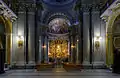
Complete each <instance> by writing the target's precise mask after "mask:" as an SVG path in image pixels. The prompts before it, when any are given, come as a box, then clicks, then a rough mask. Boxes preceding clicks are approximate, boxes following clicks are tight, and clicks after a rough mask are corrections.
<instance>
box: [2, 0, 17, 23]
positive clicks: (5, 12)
mask: <svg viewBox="0 0 120 78" xmlns="http://www.w3.org/2000/svg"><path fill="white" fill-rule="evenodd" d="M0 15H3V16H4V17H5V19H10V20H11V22H13V21H15V20H16V18H17V16H16V15H15V14H14V13H13V11H12V10H10V9H9V8H8V6H7V5H6V4H5V3H4V2H3V1H2V0H0Z"/></svg>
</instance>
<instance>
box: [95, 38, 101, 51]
mask: <svg viewBox="0 0 120 78" xmlns="http://www.w3.org/2000/svg"><path fill="white" fill-rule="evenodd" d="M101 39H102V37H100V36H96V37H95V38H94V41H95V48H96V49H98V48H99V47H100V41H101Z"/></svg>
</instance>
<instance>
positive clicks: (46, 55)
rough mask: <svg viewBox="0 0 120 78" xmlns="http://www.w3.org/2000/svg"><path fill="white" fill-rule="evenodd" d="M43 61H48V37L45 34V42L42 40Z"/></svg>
mask: <svg viewBox="0 0 120 78" xmlns="http://www.w3.org/2000/svg"><path fill="white" fill-rule="evenodd" d="M44 51H45V52H44V55H45V57H44V61H45V63H48V38H47V36H45V42H44Z"/></svg>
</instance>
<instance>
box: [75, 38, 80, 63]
mask: <svg viewBox="0 0 120 78" xmlns="http://www.w3.org/2000/svg"><path fill="white" fill-rule="evenodd" d="M79 49H80V47H79V40H78V38H77V43H76V50H77V51H76V64H79V63H80V59H79V57H80V55H79V54H80V53H79V52H80V51H79Z"/></svg>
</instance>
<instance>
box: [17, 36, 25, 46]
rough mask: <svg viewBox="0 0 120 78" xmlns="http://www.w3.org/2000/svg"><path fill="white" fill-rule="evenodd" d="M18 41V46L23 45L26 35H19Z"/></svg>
mask: <svg viewBox="0 0 120 78" xmlns="http://www.w3.org/2000/svg"><path fill="white" fill-rule="evenodd" d="M17 43H18V47H19V48H21V47H23V44H24V37H23V36H20V35H19V36H17Z"/></svg>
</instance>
